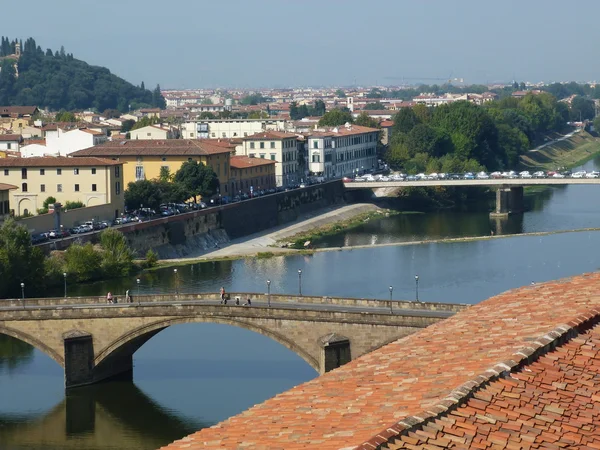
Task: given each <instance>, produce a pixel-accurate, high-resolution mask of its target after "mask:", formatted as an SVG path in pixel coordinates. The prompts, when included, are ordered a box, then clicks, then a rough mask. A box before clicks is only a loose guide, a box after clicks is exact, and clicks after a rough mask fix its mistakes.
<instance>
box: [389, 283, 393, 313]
mask: <svg viewBox="0 0 600 450" xmlns="http://www.w3.org/2000/svg"><path fill="white" fill-rule="evenodd" d="M389 289H390V314H392V313H393V311H392V292H394V287H393V286H390V288H389Z"/></svg>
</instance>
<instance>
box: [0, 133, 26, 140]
mask: <svg viewBox="0 0 600 450" xmlns="http://www.w3.org/2000/svg"><path fill="white" fill-rule="evenodd" d="M1 141H4V142H6V141H11V142H12V141H17V142H23V136H21V135H20V134H0V142H1Z"/></svg>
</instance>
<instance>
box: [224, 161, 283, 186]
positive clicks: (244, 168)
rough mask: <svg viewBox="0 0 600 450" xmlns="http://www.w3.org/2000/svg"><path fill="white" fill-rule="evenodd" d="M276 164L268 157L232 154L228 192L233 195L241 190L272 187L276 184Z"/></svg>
mask: <svg viewBox="0 0 600 450" xmlns="http://www.w3.org/2000/svg"><path fill="white" fill-rule="evenodd" d="M276 165H277V162H275V161H271V160H270V159H261V158H250V157H248V156H242V155H239V156H232V157H231V177H230V178H229V185H230V189H229V192H230V193H231V195H234V196H235V195H236V194H240V193H242V192H243V193H251V192H254V191H260V190H263V189H272V188H274V187H275V186H276V185H277V183H276V174H275V166H276Z"/></svg>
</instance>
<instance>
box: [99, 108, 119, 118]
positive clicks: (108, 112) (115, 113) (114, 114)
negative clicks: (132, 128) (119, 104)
mask: <svg viewBox="0 0 600 450" xmlns="http://www.w3.org/2000/svg"><path fill="white" fill-rule="evenodd" d="M102 115H103V116H104V117H106V118H107V119H116V118H118V117H121V111H119V110H118V109H105V110H104V112H103V113H102Z"/></svg>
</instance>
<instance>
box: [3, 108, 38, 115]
mask: <svg viewBox="0 0 600 450" xmlns="http://www.w3.org/2000/svg"><path fill="white" fill-rule="evenodd" d="M37 110H38V109H37V106H0V115H1V116H5V115H15V116H32V115H34V114H35V113H36V112H37Z"/></svg>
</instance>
